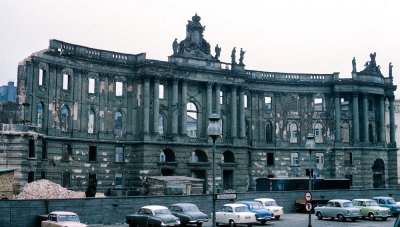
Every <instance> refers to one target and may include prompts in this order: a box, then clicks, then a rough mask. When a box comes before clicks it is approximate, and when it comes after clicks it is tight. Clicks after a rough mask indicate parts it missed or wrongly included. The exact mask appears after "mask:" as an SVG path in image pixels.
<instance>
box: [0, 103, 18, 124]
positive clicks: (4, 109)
mask: <svg viewBox="0 0 400 227" xmlns="http://www.w3.org/2000/svg"><path fill="white" fill-rule="evenodd" d="M20 110H21V107H20V105H18V104H17V103H16V102H0V123H4V124H19V123H21V120H23V119H21V117H22V116H23V115H22V113H21V111H20Z"/></svg>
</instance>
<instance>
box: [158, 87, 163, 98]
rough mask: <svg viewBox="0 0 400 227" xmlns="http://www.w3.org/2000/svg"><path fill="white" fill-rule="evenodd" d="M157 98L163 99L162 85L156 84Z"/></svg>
mask: <svg viewBox="0 0 400 227" xmlns="http://www.w3.org/2000/svg"><path fill="white" fill-rule="evenodd" d="M158 98H159V99H164V85H162V84H160V85H158Z"/></svg>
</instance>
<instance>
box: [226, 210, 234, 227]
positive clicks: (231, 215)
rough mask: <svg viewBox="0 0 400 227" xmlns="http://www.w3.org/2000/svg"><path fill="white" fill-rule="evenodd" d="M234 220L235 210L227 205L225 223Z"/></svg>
mask: <svg viewBox="0 0 400 227" xmlns="http://www.w3.org/2000/svg"><path fill="white" fill-rule="evenodd" d="M231 219H232V220H234V221H235V222H236V220H235V212H234V210H233V208H232V207H231V206H228V212H226V223H229V220H231Z"/></svg>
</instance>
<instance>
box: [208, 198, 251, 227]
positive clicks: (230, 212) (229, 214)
mask: <svg viewBox="0 0 400 227" xmlns="http://www.w3.org/2000/svg"><path fill="white" fill-rule="evenodd" d="M215 222H216V224H217V225H220V224H229V226H231V227H233V226H235V225H236V224H246V225H247V226H249V227H251V226H252V225H253V224H256V223H258V221H257V217H256V214H255V213H252V212H250V210H249V208H248V207H247V206H246V205H244V204H233V203H231V204H225V205H223V206H222V209H221V210H220V211H218V212H216V213H215Z"/></svg>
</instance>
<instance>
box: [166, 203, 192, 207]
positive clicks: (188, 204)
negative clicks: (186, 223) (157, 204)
mask: <svg viewBox="0 0 400 227" xmlns="http://www.w3.org/2000/svg"><path fill="white" fill-rule="evenodd" d="M171 206H179V207H188V206H196V205H195V204H193V203H175V204H172V205H171Z"/></svg>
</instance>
